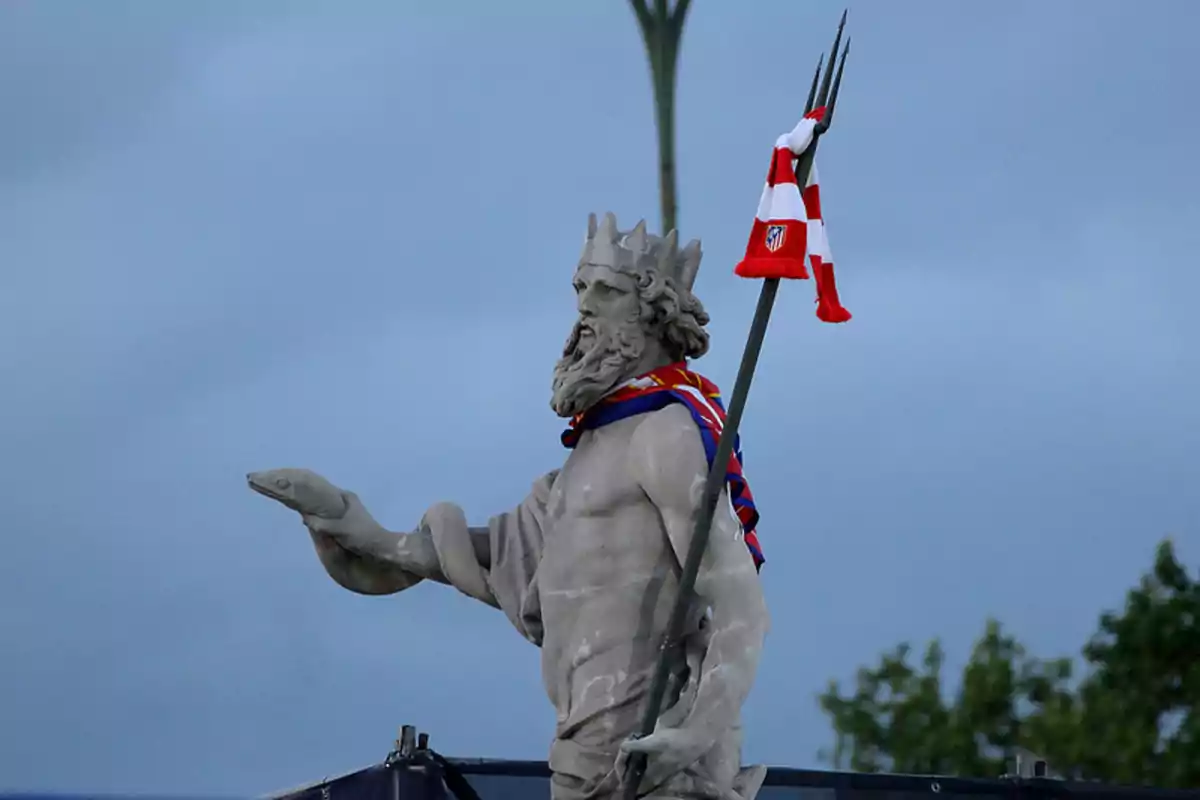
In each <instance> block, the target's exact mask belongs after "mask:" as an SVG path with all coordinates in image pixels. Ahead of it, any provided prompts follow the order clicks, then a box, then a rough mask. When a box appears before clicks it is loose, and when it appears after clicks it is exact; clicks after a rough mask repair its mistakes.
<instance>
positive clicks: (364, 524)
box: [246, 469, 491, 595]
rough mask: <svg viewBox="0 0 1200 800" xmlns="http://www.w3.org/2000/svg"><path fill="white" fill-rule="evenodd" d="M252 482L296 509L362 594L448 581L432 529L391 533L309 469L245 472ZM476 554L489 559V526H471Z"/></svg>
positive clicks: (335, 569) (322, 553)
mask: <svg viewBox="0 0 1200 800" xmlns="http://www.w3.org/2000/svg"><path fill="white" fill-rule="evenodd" d="M246 479H247V482H248V483H249V485H250V488H251V489H253V490H254V491H256V492H258V493H259V494H262V495H265V496H267V497H270V498H271V499H272V500H277V501H278V502H280V503H282V504H283V505H285V506H287V507H288V508H290V509H292V510H293V511H296V512H298V513H299V514H300V515H301V518H302V519H303V520H304V522H305V525H306V527H308V530H309V534H310V535H311V537H312V542H313V547H314V548H315V549H316V551H317V557H318V558H319V559H320V560H321V565H322V566H323V567H325V571H326V572H327V573H329V577H331V578H333V580H334V581H335V582H336V583H337V584H338V585H339V586H342V587H343V588H345V589H349V590H350V591H352V592H356V593H358V594H368V595H381V594H395V593H396V592H399V591H403V590H404V589H407V588H409V587H410V586H413V585H415V584H417V583H419V582H420V581H421V580H423V579H429V580H433V581H437V582H438V583H449V581H448V580H447V579H446V577H445V575H443V574H442V572H441V569H440V565H439V562H438V557H437V551H436V549H435V547H434V545H433V539H432V535H431V533H430V531H429V530H428V529H423V530H418V531H416V532H414V533H393V532H392V531H389V530H387V529H385V528H384V527H383V526H382V525H380V524H379V523H378V522H376V521H375V518H374V517H372V516H371V514H370V512H368V511H367V509H366V508H365V507H364V506H363V504H362V502H361V501H360V500H359V499H358V496H357V495H356V494H354V493H353V492H347V491H344V490H342V489H339V488H338V487H337V486H334V485H333V484H332V483H330V482H329V481H327V480H326V479H325V478H323V477H321V476H320V475H318V474H317V473H315V472H312V471H311V470H307V469H273V470H265V471H263V472H252V473H250V474H249V475H247V476H246ZM468 539H469V541H470V542H471V544H472V545H473V548H474V553H475V557H476V558H477V559H478V561H479V563H480V564H481V565H483V566H484V567H486V566H487V565H488V564H489V563H490V561H491V554H490V543H489V536H488V529H487V528H470V529H469V530H468Z"/></svg>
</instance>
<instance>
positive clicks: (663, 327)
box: [622, 269, 709, 361]
mask: <svg viewBox="0 0 1200 800" xmlns="http://www.w3.org/2000/svg"><path fill="white" fill-rule="evenodd" d="M622 271H624V270H622ZM628 274H629V275H630V276H632V277H633V278H634V279H635V280H636V281H637V287H638V299H639V300H641V304H642V314H641V321H642V324H644V325H645V326H646V330H647V331H648V332H651V333H653V334H656V335H657V336H658V337H659V339H660V341H662V343H663V344H664V345H666V348H667V350H668V352H669V353H670V355H671V357H672V358H673V359H675V360H677V361H682V360H683V359H692V358H700V357H701V356H702V355H704V354H705V353H707V352H708V331H706V330H705V329H704V326H705V325H707V324H708V322H709V316H708V312H707V311H705V310H704V304H703V303H701V302H700V298H698V297H696V295H694V294H693V293H692V290H691V289H689V288H686V287H684V286H680V285H678V284H677V283H676V282H675V280H674V279H672V278H670V277H668V276H666V275H663V274H662V272H661V271H659V270H657V269H644V270H642V271H639V272H633V271H630V272H629V273H628Z"/></svg>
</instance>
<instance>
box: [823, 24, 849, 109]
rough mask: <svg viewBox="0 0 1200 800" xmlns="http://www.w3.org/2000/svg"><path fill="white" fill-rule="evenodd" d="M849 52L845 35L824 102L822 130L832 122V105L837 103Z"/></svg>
mask: <svg viewBox="0 0 1200 800" xmlns="http://www.w3.org/2000/svg"><path fill="white" fill-rule="evenodd" d="M849 54H850V39H849V38H848V37H847V39H846V46H845V47H844V48H842V57H841V58H839V59H838V68H837V74H836V75H835V76H834V77H833V89H832V90H830V92H829V102H828V103H826V104H825V117H824V118H823V119H822V120H821V124H822V125H823V126H824V130H828V129H829V126H830V124H832V123H833V107H834V106H836V105H837V98H838V90H839V89H841V88H842V71H843V70H844V69H846V56H848V55H849Z"/></svg>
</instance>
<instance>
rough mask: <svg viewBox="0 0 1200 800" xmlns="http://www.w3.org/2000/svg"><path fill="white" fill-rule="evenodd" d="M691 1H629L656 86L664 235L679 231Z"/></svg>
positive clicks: (656, 122)
mask: <svg viewBox="0 0 1200 800" xmlns="http://www.w3.org/2000/svg"><path fill="white" fill-rule="evenodd" d="M690 2H691V0H675V7H674V8H671V7H670V6H669V4H668V0H653V3H654V6H653V9H651V8H650V6H649V5H648V4H647V0H629V5H630V6H631V7H632V8H633V13H634V15H635V16H636V17H637V21H638V27H639V28H641V30H642V41H643V42H644V43H645V45H646V56H647V57H648V58H649V60H650V80H651V82H652V83H653V86H654V121H655V127H656V128H657V130H658V187H659V198H660V200H661V202H662V232H663V234H666V233H667V232H668V231H671V230H674V229H675V228H676V219H675V216H676V213H677V211H678V203H677V202H676V199H675V75H676V72H677V67H678V65H679V42H680V39H682V38H683V23H684V22H685V21H686V20H687V12H688V5H689V4H690Z"/></svg>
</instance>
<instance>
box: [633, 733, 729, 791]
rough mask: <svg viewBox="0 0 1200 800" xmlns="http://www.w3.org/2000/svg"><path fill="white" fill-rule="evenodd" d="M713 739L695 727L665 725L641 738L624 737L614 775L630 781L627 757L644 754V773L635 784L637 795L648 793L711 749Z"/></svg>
mask: <svg viewBox="0 0 1200 800" xmlns="http://www.w3.org/2000/svg"><path fill="white" fill-rule="evenodd" d="M713 745H714V740H713V738H712V737H711V736H707V735H705V734H704V732H703V731H701V730H698V729H697V728H695V727H681V728H668V727H662V726H661V725H660V726H659V727H658V728H656V729H655V730H654V733H652V734H650V735H649V736H644V737H640V738H639V737H633V738H630V739H626V740H625V741H624V742H623V743H622V744H621V752H620V754H619V755H618V756H617V774H618V775H621V776H622V781H629V780H632V776H631V775H630V774H629V759H630V756H632V755H633V754H634V753H644V754H645V755H646V757H647V763H646V773H645V775H643V776H642V781H641V783H640V784H639V786H638V794H647V793H649V792H652V791H653V790H655V789H657V788H658V787H659V786H661V785H662V784H664V783H665V782H666V781H667V780H668V779H670V778H671V776H672V775H675V774H677V773H679V772H682V771H683V770H685V769H687V768H688V767H690V766H692V765H693V764H695V763H696V762H697V761H699V760H700V759H701V758H702V757H703V756H704V754H705V753H707V752H708V751H709V750H711V749H712V748H713Z"/></svg>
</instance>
